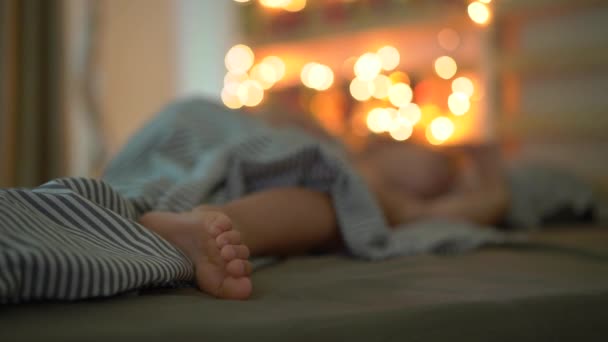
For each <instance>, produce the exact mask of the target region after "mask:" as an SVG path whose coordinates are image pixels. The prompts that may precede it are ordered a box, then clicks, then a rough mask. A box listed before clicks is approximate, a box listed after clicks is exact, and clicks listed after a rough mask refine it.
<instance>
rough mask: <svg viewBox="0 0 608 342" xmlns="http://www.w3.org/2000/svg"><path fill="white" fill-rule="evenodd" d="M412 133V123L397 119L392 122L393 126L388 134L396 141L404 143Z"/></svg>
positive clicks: (404, 119)
mask: <svg viewBox="0 0 608 342" xmlns="http://www.w3.org/2000/svg"><path fill="white" fill-rule="evenodd" d="M413 132H414V127H413V125H412V123H411V122H410V121H409V120H408V119H406V118H403V117H399V118H397V119H396V120H394V123H393V126H392V127H391V129H390V131H389V134H390V135H391V137H392V138H393V139H395V140H397V141H404V140H407V139H409V137H411V136H412V133H413Z"/></svg>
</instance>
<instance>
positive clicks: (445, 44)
mask: <svg viewBox="0 0 608 342" xmlns="http://www.w3.org/2000/svg"><path fill="white" fill-rule="evenodd" d="M437 41H438V42H439V46H441V47H442V48H444V49H446V50H448V51H454V50H456V49H457V48H458V46H459V45H460V36H459V35H458V32H456V31H455V30H453V29H451V28H444V29H443V30H441V31H440V32H439V34H437Z"/></svg>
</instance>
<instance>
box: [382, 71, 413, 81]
mask: <svg viewBox="0 0 608 342" xmlns="http://www.w3.org/2000/svg"><path fill="white" fill-rule="evenodd" d="M388 78H390V79H391V82H393V84H395V83H405V84H411V80H410V77H409V76H408V75H407V74H406V73H404V72H403V71H395V72H393V73H391V74H390V75H389V76H388Z"/></svg>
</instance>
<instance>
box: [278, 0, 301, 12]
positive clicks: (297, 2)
mask: <svg viewBox="0 0 608 342" xmlns="http://www.w3.org/2000/svg"><path fill="white" fill-rule="evenodd" d="M304 7H306V0H291V1H288V2H287V4H285V5H283V9H284V10H286V11H289V12H299V11H301V10H303V9H304Z"/></svg>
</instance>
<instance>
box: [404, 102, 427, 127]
mask: <svg viewBox="0 0 608 342" xmlns="http://www.w3.org/2000/svg"><path fill="white" fill-rule="evenodd" d="M399 116H400V117H402V118H405V119H407V120H408V121H409V122H410V124H412V125H415V124H416V123H418V121H420V118H421V117H422V111H421V110H420V107H418V105H417V104H415V103H408V104H407V106H405V107H401V108H399Z"/></svg>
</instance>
